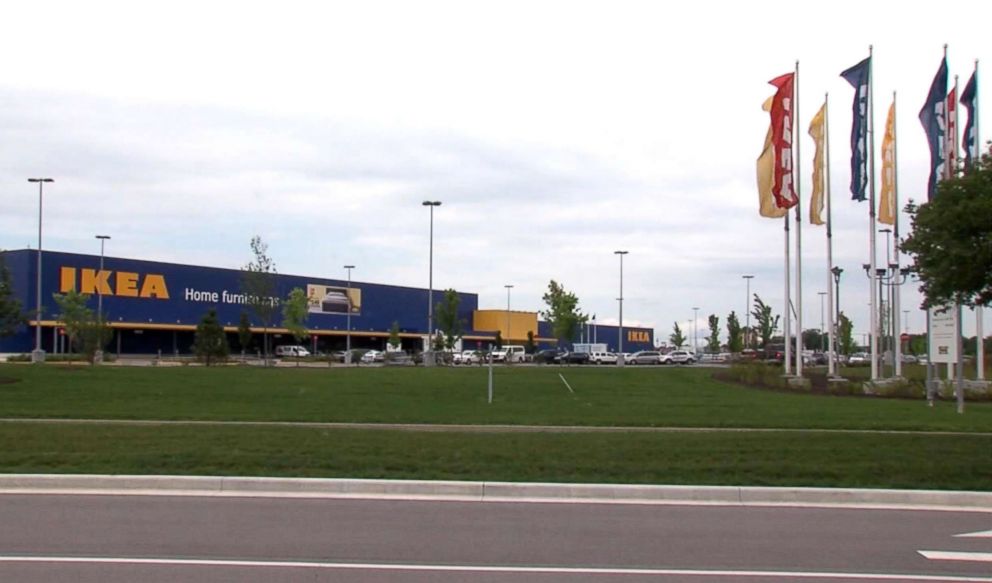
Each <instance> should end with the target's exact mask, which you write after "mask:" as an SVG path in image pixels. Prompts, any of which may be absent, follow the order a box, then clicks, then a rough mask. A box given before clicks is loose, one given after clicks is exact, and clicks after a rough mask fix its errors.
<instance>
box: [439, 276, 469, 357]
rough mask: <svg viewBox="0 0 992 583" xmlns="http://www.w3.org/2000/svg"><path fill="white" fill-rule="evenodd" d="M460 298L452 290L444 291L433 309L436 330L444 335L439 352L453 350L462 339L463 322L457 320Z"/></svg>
mask: <svg viewBox="0 0 992 583" xmlns="http://www.w3.org/2000/svg"><path fill="white" fill-rule="evenodd" d="M459 303H461V298H459V297H458V292H456V291H455V290H453V289H446V290H444V297H443V298H442V299H441V302H440V303H439V304H438V305H437V306H435V307H434V318H435V320H434V321H435V322H436V323H437V327H438V330H440V332H441V334H443V335H444V341H443V342H442V343H441V348H440V350H445V349H446V350H453V349H454V348H455V343H457V342H458V341H459V340H461V338H462V334H463V327H464V322H462V320H460V319H459V318H458V304H459Z"/></svg>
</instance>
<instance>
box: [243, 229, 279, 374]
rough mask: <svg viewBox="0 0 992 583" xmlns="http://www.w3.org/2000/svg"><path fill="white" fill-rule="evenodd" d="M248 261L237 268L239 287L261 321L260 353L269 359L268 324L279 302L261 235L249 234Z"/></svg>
mask: <svg viewBox="0 0 992 583" xmlns="http://www.w3.org/2000/svg"><path fill="white" fill-rule="evenodd" d="M251 253H252V255H253V256H254V259H253V260H252V261H249V262H248V264H247V265H245V266H244V267H243V268H241V289H242V291H244V293H245V296H246V298H245V300H246V301H245V303H246V304H247V305H248V308H249V309H251V311H252V313H254V314H255V317H256V318H258V321H259V322H260V323H261V324H262V356H263V358H264V359H265V362H266V364H268V362H269V328H271V327H272V325H273V322H274V320H275V316H276V310H277V308H278V304H279V298H278V297H276V286H277V283H278V282H277V281H276V264H275V262H274V261H273V260H272V258H271V257H269V255H268V253H269V246H268V244H266V243H265V242H263V241H262V238H261V237H259V236H258V235H255V236H254V237H252V238H251Z"/></svg>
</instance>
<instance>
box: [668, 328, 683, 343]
mask: <svg viewBox="0 0 992 583" xmlns="http://www.w3.org/2000/svg"><path fill="white" fill-rule="evenodd" d="M668 339H669V341H671V343H672V346H674V347H675V348H682V345H683V344H685V335H683V334H682V328H679V323H678V322H675V328H674V330H673V331H672V335H671V336H669V337H668Z"/></svg>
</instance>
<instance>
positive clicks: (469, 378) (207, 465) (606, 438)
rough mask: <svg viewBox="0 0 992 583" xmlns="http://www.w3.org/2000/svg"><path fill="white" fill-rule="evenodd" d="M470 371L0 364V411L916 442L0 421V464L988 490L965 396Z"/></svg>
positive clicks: (991, 445)
mask: <svg viewBox="0 0 992 583" xmlns="http://www.w3.org/2000/svg"><path fill="white" fill-rule="evenodd" d="M559 373H560V374H563V375H565V377H566V378H567V379H568V382H569V384H570V385H571V386H572V388H573V389H574V391H575V392H574V394H573V393H571V392H569V390H568V389H567V388H566V387H565V385H564V384H563V383H562V382H561V379H560V378H559V376H558V375H559ZM486 374H487V371H486V369H482V368H470V369H458V368H442V369H423V368H402V369H399V368H394V369H386V368H380V369H368V368H363V369H345V368H334V369H324V368H321V369H305V368H301V369H282V368H280V369H259V368H247V367H218V368H210V369H206V368H200V367H177V368H153V367H141V368H138V367H97V368H91V367H86V366H75V367H67V366H62V365H59V366H54V365H46V366H32V365H13V364H6V365H0V417H16V418H53V417H57V418H89V419H101V418H108V419H160V420H218V421H229V420H246V421H318V422H320V421H328V422H334V421H339V422H369V423H385V422H394V423H440V424H456V423H457V424H533V425H584V426H630V427H633V426H657V427H661V426H675V427H722V428H783V429H786V428H792V429H813V428H816V429H831V430H843V429H883V430H919V431H923V432H924V433H901V434H900V433H897V434H885V433H869V434H865V433H832V432H807V431H800V432H771V433H763V432H759V433H743V432H729V433H726V432H674V433H641V432H621V433H578V432H565V433H470V432H443V433H431V432H411V431H388V430H355V429H324V428H308V427H276V426H270V427H257V426H251V427H246V426H236V427H232V426H224V427H217V426H213V427H211V426H111V425H105V424H96V425H76V424H68V425H66V424H21V423H0V443H3V444H5V447H3V448H0V471H2V472H8V473H10V472H29V473H35V472H39V473H116V474H124V473H128V474H193V475H196V474H203V475H271V476H322V477H365V478H405V479H464V480H508V481H548V482H612V483H645V484H715V485H717V484H723V485H731V484H732V485H776V486H849V487H878V488H883V487H885V488H939V489H973V490H992V435H988V433H992V403H975V404H972V403H969V404H968V407H967V412H966V414H964V415H958V414H957V413H955V408H954V404H953V403H946V402H942V403H938V404H937V406H936V407H934V408H930V407H927V406H926V404H925V403H924V402H923V401H920V400H898V399H875V398H857V397H831V396H819V395H809V394H801V393H787V392H778V391H771V390H762V389H753V388H746V387H741V386H737V385H733V384H728V383H724V382H719V381H715V380H713V379H712V378H711V371H710V370H707V369H702V368H691V367H673V368H653V369H638V368H636V367H629V368H627V369H624V370H616V369H612V368H610V369H605V368H596V367H563V368H559V367H546V368H545V367H540V368H539V367H517V368H510V369H507V368H500V369H497V370H496V399H495V401H494V403H492V404H488V403H487V402H486ZM4 379H6V380H13V381H14V382H3V380H4ZM940 431H960V432H968V433H970V434H967V435H945V434H941V433H939V432H940ZM979 433H982V434H979Z"/></svg>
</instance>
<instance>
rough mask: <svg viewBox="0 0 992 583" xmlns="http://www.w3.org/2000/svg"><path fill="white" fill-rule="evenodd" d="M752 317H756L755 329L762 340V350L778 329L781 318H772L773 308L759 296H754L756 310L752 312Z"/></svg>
mask: <svg viewBox="0 0 992 583" xmlns="http://www.w3.org/2000/svg"><path fill="white" fill-rule="evenodd" d="M751 315H752V316H754V320H755V327H756V328H757V331H758V336H759V337H760V339H761V348H764V347H765V345H766V344H768V342H769V341H770V340H771V338H772V334H774V333H775V329H776V328H778V318H779V317H778V316H774V317H773V316H772V307H771V306H768V305H765V302H763V301H762V300H761V298H760V297H758V294H754V309H752V310H751Z"/></svg>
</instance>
